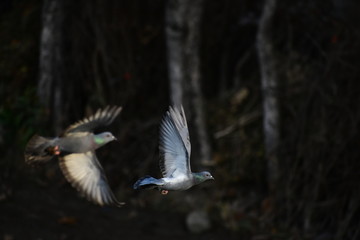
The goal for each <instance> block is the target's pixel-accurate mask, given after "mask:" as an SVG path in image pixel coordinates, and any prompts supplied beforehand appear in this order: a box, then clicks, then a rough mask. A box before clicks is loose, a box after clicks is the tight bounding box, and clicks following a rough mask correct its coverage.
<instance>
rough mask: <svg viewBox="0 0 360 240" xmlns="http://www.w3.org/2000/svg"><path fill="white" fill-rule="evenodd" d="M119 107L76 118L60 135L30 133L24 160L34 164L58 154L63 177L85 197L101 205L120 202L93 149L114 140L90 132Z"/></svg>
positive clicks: (109, 120) (111, 117)
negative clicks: (46, 135) (46, 136)
mask: <svg viewBox="0 0 360 240" xmlns="http://www.w3.org/2000/svg"><path fill="white" fill-rule="evenodd" d="M121 109H122V108H121V107H118V106H114V107H109V106H108V107H106V108H104V109H99V110H97V112H96V113H95V114H94V115H92V116H90V117H88V118H84V119H83V120H80V121H78V122H76V123H74V124H73V125H71V126H70V127H68V128H67V129H66V130H65V132H64V133H63V134H62V135H61V136H60V137H55V138H45V137H41V136H38V135H35V136H33V137H32V138H31V139H30V140H29V142H28V143H27V146H26V148H25V162H26V163H28V164H30V165H35V164H39V163H43V162H47V161H49V160H51V159H52V158H53V157H54V156H58V157H59V164H60V169H61V170H62V172H63V174H64V176H65V178H66V179H67V180H68V181H69V182H70V183H71V185H72V186H73V187H75V188H76V189H77V190H78V191H79V192H80V193H82V194H84V195H85V196H86V198H87V199H88V200H89V201H91V202H93V203H95V204H99V205H101V206H103V205H115V206H121V205H123V203H120V202H119V201H118V200H117V199H116V197H115V196H114V194H113V192H112V191H111V189H110V187H109V184H108V181H107V178H106V176H105V173H104V170H103V168H102V166H101V164H100V163H99V161H98V159H97V157H96V154H95V150H96V149H98V148H100V147H102V146H104V145H105V144H107V143H109V142H111V141H114V140H116V138H115V137H114V136H113V134H112V133H110V132H103V133H99V134H94V133H93V131H94V130H95V129H96V128H99V127H102V126H107V125H110V124H111V123H112V122H113V121H114V119H115V118H116V117H117V116H118V115H119V113H120V112H121Z"/></svg>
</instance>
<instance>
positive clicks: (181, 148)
mask: <svg viewBox="0 0 360 240" xmlns="http://www.w3.org/2000/svg"><path fill="white" fill-rule="evenodd" d="M190 152H191V144H190V138H189V130H188V126H187V123H186V117H185V113H184V109H183V107H182V106H181V107H180V111H179V109H177V108H175V107H174V108H172V107H171V106H170V107H169V111H167V112H166V114H165V116H164V118H163V120H162V122H161V125H160V138H159V153H160V170H161V172H162V175H163V178H160V179H156V178H153V177H151V176H145V177H143V178H140V179H139V180H138V181H137V182H135V184H134V189H154V188H155V189H159V190H161V193H162V194H167V193H168V191H169V190H186V189H189V188H191V187H192V186H194V185H196V184H199V183H202V182H204V181H206V180H210V179H212V180H214V178H213V177H212V176H211V174H210V173H209V172H206V171H204V172H198V173H193V172H191V169H190Z"/></svg>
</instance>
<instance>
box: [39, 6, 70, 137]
mask: <svg viewBox="0 0 360 240" xmlns="http://www.w3.org/2000/svg"><path fill="white" fill-rule="evenodd" d="M63 4H64V3H63V0H45V1H44V6H43V12H42V32H41V39H40V41H41V43H40V60H39V65H40V73H39V82H38V86H37V93H38V96H39V99H40V102H41V103H42V104H43V105H44V106H45V107H46V109H47V111H48V113H49V114H50V120H51V121H52V125H53V126H54V129H55V132H56V134H59V132H60V129H61V125H62V120H63V118H62V102H63V89H62V86H63V84H62V81H63V74H64V64H63V38H62V32H63V31H62V28H63V20H64V19H63V17H64V12H63Z"/></svg>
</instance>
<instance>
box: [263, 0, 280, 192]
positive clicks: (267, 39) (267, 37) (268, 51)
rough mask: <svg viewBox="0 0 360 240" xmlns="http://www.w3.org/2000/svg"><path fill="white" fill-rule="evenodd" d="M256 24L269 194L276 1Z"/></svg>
mask: <svg viewBox="0 0 360 240" xmlns="http://www.w3.org/2000/svg"><path fill="white" fill-rule="evenodd" d="M264 4H265V5H264V8H263V14H262V17H261V19H260V22H259V30H258V35H257V47H258V56H259V62H260V70H261V86H262V92H263V128H264V137H265V151H266V156H265V157H266V160H267V174H268V186H269V190H270V192H271V193H273V192H274V191H275V189H276V186H277V183H278V180H279V160H278V156H277V150H278V146H279V127H280V126H279V106H278V105H279V103H278V81H279V77H278V59H277V56H276V52H275V50H274V38H273V36H272V30H273V16H274V13H275V10H276V0H266V1H265V3H264Z"/></svg>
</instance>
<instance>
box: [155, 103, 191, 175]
mask: <svg viewBox="0 0 360 240" xmlns="http://www.w3.org/2000/svg"><path fill="white" fill-rule="evenodd" d="M190 151H191V144H190V138H189V130H188V126H187V123H186V117H185V113H184V109H183V107H182V106H181V108H180V111H179V109H177V108H172V107H170V108H169V111H168V112H166V114H165V116H164V118H163V120H162V122H161V125H160V142H159V153H160V169H161V172H162V174H163V176H164V177H177V176H180V175H189V174H190V173H191V169H190Z"/></svg>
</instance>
